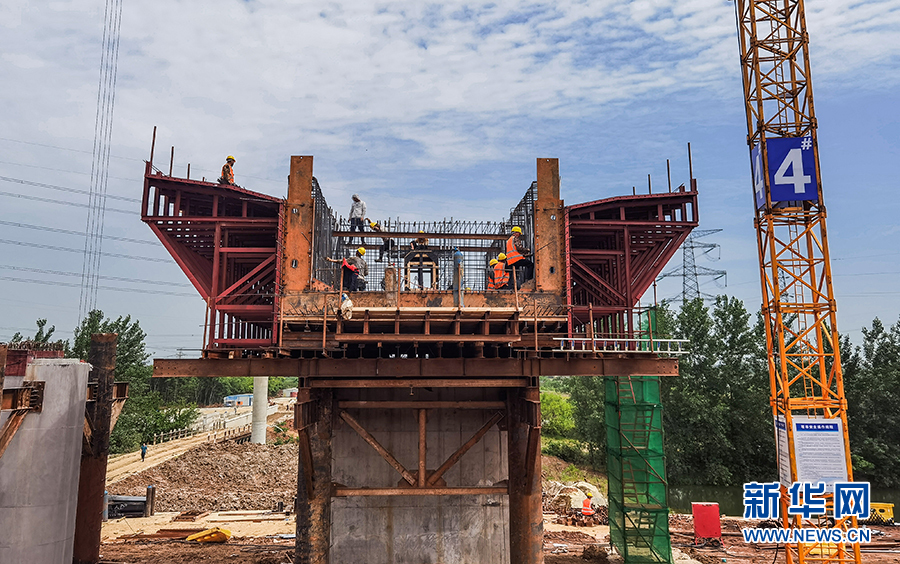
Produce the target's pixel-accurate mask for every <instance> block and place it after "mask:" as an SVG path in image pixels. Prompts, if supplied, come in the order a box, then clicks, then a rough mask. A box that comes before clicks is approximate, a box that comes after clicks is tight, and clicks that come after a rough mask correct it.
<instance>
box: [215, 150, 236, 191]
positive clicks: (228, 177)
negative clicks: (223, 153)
mask: <svg viewBox="0 0 900 564" xmlns="http://www.w3.org/2000/svg"><path fill="white" fill-rule="evenodd" d="M219 184H230V185H232V186H237V184H235V183H234V157H233V156H231V155H228V157H226V158H225V164H224V165H222V176H220V177H219Z"/></svg>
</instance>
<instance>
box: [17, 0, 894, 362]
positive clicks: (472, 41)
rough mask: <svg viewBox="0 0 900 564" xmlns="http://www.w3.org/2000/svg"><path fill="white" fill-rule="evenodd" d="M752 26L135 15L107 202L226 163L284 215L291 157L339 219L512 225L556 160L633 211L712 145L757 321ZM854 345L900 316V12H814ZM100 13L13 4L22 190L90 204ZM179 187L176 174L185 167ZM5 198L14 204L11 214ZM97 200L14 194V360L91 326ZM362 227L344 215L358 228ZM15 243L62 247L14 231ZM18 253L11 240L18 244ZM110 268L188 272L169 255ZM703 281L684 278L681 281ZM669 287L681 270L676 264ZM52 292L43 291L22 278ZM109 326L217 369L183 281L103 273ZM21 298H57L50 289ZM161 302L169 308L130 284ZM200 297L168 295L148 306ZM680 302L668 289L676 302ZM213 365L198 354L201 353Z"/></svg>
mask: <svg viewBox="0 0 900 564" xmlns="http://www.w3.org/2000/svg"><path fill="white" fill-rule="evenodd" d="M733 10H734V5H733V3H731V2H725V1H718V0H708V1H705V0H646V1H636V2H624V1H622V0H618V1H602V0H601V1H597V0H594V1H590V2H588V1H566V0H562V1H559V2H553V3H528V4H525V3H519V2H502V1H501V2H489V3H481V4H479V3H464V2H458V3H454V2H447V3H442V4H427V3H423V2H401V1H398V2H364V1H359V2H344V3H337V2H330V3H290V2H274V1H273V2H240V1H228V0H220V1H217V2H193V3H183V2H175V1H171V0H160V1H158V2H153V3H143V4H137V3H125V6H124V11H123V20H122V26H121V48H120V54H119V65H118V79H117V95H116V106H115V118H114V119H115V125H114V130H113V135H112V158H111V162H110V182H109V193H110V194H111V195H116V196H121V197H125V198H139V197H140V190H141V176H142V173H143V164H142V162H141V161H142V160H143V159H146V158H147V156H148V155H149V148H150V138H151V133H152V128H153V126H154V125H157V126H159V133H158V140H157V153H156V155H157V156H156V160H157V164H159V163H161V162H163V161H165V162H166V164H167V161H168V154H169V148H170V147H171V146H173V145H174V146H175V171H176V174H180V175H183V174H184V171H185V168H186V165H187V163H191V171H192V176H203V175H205V176H206V177H208V178H214V177H215V176H217V175H218V169H219V167H220V166H221V164H222V162H223V158H224V156H225V155H227V154H234V155H235V156H236V157H237V165H236V168H235V171H236V175H237V181H238V183H240V184H241V185H243V186H245V187H247V188H250V189H252V190H257V191H260V192H264V193H267V194H272V195H277V196H283V195H284V194H285V191H286V184H285V181H284V179H285V176H286V174H287V171H288V163H289V157H290V155H292V154H312V155H314V156H315V174H316V177H317V178H318V179H319V181H320V184H321V185H322V187H323V189H324V191H325V194H326V197H327V199H328V201H329V203H330V204H331V205H332V206H333V207H335V208H336V209H337V211H338V212H339V213H342V214H346V212H347V211H348V209H349V201H350V200H349V196H350V194H352V193H354V192H358V193H359V194H361V195H362V197H363V199H364V200H366V202H367V204H368V207H369V210H370V215H372V216H375V217H396V216H398V215H400V216H401V217H403V218H404V219H410V220H414V219H441V218H443V217H450V216H453V217H455V218H469V219H480V220H489V219H491V220H497V219H501V218H502V217H504V216H505V215H507V214H508V210H509V208H510V207H512V206H513V205H515V203H516V202H517V201H518V200H519V198H520V197H521V195H522V193H523V192H524V191H525V189H526V188H527V187H528V185H529V184H530V183H531V181H532V180H533V179H534V175H535V159H536V158H538V157H558V158H559V159H560V172H561V176H562V195H563V198H565V200H566V201H567V202H568V203H578V202H581V201H585V200H592V199H596V198H602V197H608V196H614V195H618V194H624V193H630V192H631V187H632V186H637V187H638V188H639V189H643V188H645V187H646V178H647V174H648V173H649V174H651V175H652V177H653V179H654V186H655V187H658V188H660V189H662V188H663V186H664V184H665V178H666V168H665V164H666V163H665V161H666V159H667V158H669V159H671V160H672V166H673V181H674V182H675V184H676V185H677V184H680V183H681V182H685V181H686V180H687V160H686V144H687V142H689V141H690V142H691V143H692V148H693V155H694V171H695V175H696V176H697V178H698V179H699V185H700V193H701V196H700V217H701V228H707V229H713V228H716V229H723V231H722V232H721V233H718V234H716V235H714V236H712V237H710V238H708V239H709V240H710V241H714V242H717V243H719V244H720V245H721V260H719V261H718V262H715V263H708V262H706V261H705V259H702V258H701V259H698V264H699V265H703V266H708V267H710V268H719V269H725V270H727V271H728V287H727V288H724V289H720V288H717V287H716V286H715V285H713V284H712V283H710V282H706V283H705V284H704V285H703V286H702V289H703V290H704V291H705V292H709V293H716V292H722V291H724V292H727V293H730V294H733V295H735V296H737V297H739V298H741V299H742V300H744V301H745V303H746V304H747V307H748V309H751V310H753V311H755V310H756V309H758V307H759V301H760V297H759V281H758V267H757V258H756V243H755V238H754V237H755V235H754V231H753V226H752V219H753V210H752V189H751V182H750V174H749V157H748V152H747V147H746V143H745V137H746V125H745V118H744V113H743V105H742V104H743V102H742V99H741V84H740V70H739V62H738V52H737V50H738V48H737V38H736V29H735V24H734V13H733ZM807 13H808V17H807V19H808V26H809V31H810V36H811V61H812V68H813V79H814V81H813V82H814V89H815V96H816V104H817V106H816V109H817V115H818V119H819V124H820V127H819V143H820V152H821V165H822V177H823V185H824V192H825V202H826V204H827V206H828V210H829V216H828V226H829V237H830V243H831V252H832V257H833V258H834V262H833V267H834V274H835V278H834V281H835V290H836V295H837V300H838V312H839V329H840V330H841V331H842V332H848V333H850V335H851V337H852V338H853V339H854V341H856V342H857V343H858V342H859V341H860V339H861V333H860V329H861V328H862V327H863V326H866V325H868V324H870V323H871V320H872V319H873V318H874V317H875V316H879V317H881V318H882V319H883V320H885V321H887V322H890V323H892V322H894V321H896V320H897V318H898V315H900V289H898V285H897V284H896V283H895V282H894V281H895V280H896V278H897V276H898V275H900V265H898V264H897V262H898V259H900V248H898V244H897V243H898V241H900V227H898V222H897V219H896V218H897V216H898V213H897V212H898V211H900V210H898V207H900V206H898V204H897V201H896V198H895V196H894V194H895V192H896V188H897V181H896V172H895V171H894V167H895V166H896V163H898V162H900V158H898V157H900V155H898V152H900V141H898V134H897V132H898V130H900V128H898V126H900V124H898V121H900V118H898V116H900V112H898V111H897V107H898V103H900V99H898V95H897V93H896V92H897V87H898V82H900V72H898V70H900V60H898V49H897V47H898V45H900V0H871V1H867V2H864V3H839V2H830V1H826V0H807ZM102 29H103V4H102V3H100V2H96V1H95V2H86V1H80V0H72V1H59V2H49V3H40V4H38V3H27V2H15V1H14V2H5V3H3V4H0V77H2V80H3V85H4V87H3V88H2V89H0V107H2V108H3V111H2V112H0V177H4V178H7V179H16V180H25V181H28V182H33V183H45V184H50V185H54V186H62V187H66V188H70V189H74V190H86V189H88V188H89V186H90V166H91V154H90V152H91V148H92V144H93V130H94V127H93V126H94V117H95V112H96V97H97V83H98V76H99V64H100V42H101V34H102ZM162 168H165V167H164V166H163V167H162ZM3 193H5V194H3ZM8 194H25V195H30V196H37V197H41V198H46V199H49V200H65V201H68V202H75V203H85V202H86V201H87V198H86V196H84V195H83V194H81V193H78V192H74V191H69V192H65V191H59V190H51V189H47V188H43V187H40V186H34V185H33V184H22V183H19V182H16V181H15V180H0V222H5V223H0V253H2V259H0V340H4V339H7V338H8V337H10V336H11V335H12V334H13V333H14V332H15V331H17V330H19V331H23V332H30V331H33V327H34V320H35V319H36V318H38V317H46V318H48V319H49V320H50V323H52V324H55V325H56V326H57V331H58V334H59V335H60V336H61V337H63V338H69V337H71V330H72V328H73V327H74V326H75V324H76V320H77V314H78V298H79V289H78V288H77V287H71V286H67V285H59V284H58V285H55V286H54V285H52V284H56V283H61V284H76V283H78V282H79V280H80V278H77V277H71V276H65V275H59V274H48V273H46V272H36V271H35V270H43V271H47V270H53V271H57V272H77V273H80V272H81V262H82V260H81V255H80V254H77V253H71V252H65V251H60V250H54V249H48V248H40V247H35V246H22V245H16V244H11V243H9V242H8V241H17V242H20V243H28V244H29V245H34V244H38V245H46V246H54V247H66V248H77V249H80V248H82V246H83V239H82V238H81V237H79V236H78V235H77V234H71V233H64V232H60V231H59V230H63V231H74V232H83V231H84V226H85V219H86V210H84V209H83V208H78V207H73V206H66V205H60V204H56V203H53V202H37V201H28V200H24V199H21V198H15V197H13V196H9V195H8ZM108 205H109V207H111V208H117V209H123V210H126V211H129V210H132V211H133V212H134V213H132V214H128V213H118V212H109V213H107V214H106V228H105V232H106V234H107V235H112V236H115V237H121V238H129V239H140V240H145V241H153V237H152V234H151V233H150V230H149V229H148V228H147V227H146V226H144V225H143V224H142V223H141V222H140V220H139V217H138V214H137V206H136V205H135V204H134V203H132V202H128V201H115V200H110V201H109V203H108ZM345 208H346V209H345ZM9 223H17V224H23V225H33V226H39V227H42V228H46V227H51V228H53V229H55V230H56V231H49V230H47V229H30V228H26V227H17V226H13V225H9ZM4 241H7V242H4ZM103 250H104V252H107V253H115V254H120V255H137V256H141V257H148V258H156V259H167V258H168V254H167V253H166V252H165V250H164V249H163V248H162V246H161V245H159V244H140V243H133V242H125V241H116V240H106V241H105V242H104V245H103ZM678 260H680V258H679V257H676V259H675V261H678ZM672 266H676V265H675V264H673V265H672ZM22 269H30V270H22ZM101 274H102V275H103V276H105V277H107V278H106V279H101V286H102V287H108V288H120V289H121V288H127V289H130V290H136V291H128V292H124V291H118V290H111V289H106V290H104V289H101V290H100V293H99V306H100V307H101V309H103V310H104V312H105V313H106V314H107V315H111V316H117V315H123V314H132V315H133V316H134V317H136V318H137V319H139V320H140V321H141V324H142V325H143V327H144V328H145V329H146V330H147V332H148V334H149V337H148V344H149V348H150V349H151V351H153V353H154V354H156V355H158V356H172V355H174V354H175V353H176V349H177V348H179V347H183V348H186V349H191V348H193V349H196V348H199V346H200V341H201V337H202V323H203V303H202V301H201V300H200V298H199V297H198V296H196V294H195V292H194V290H193V289H192V288H191V287H190V286H189V285H188V283H187V280H186V278H185V277H184V275H183V274H182V273H181V271H180V270H179V269H178V268H177V266H175V264H174V262H172V261H163V262H151V261H144V260H133V259H127V258H121V257H105V258H104V259H103V261H102V272H101ZM10 278H17V279H28V280H41V281H43V282H49V283H50V285H48V284H36V283H28V282H23V281H21V280H11V279H10ZM115 278H130V279H141V280H149V281H155V282H162V283H163V284H162V285H160V284H147V283H135V282H127V281H123V280H116V279H115ZM160 291H161V292H169V293H175V294H184V295H163V294H156V293H151V292H160ZM679 292H680V283H679V282H678V281H666V282H665V283H663V284H661V286H660V291H659V295H660V297H672V296H676V295H677V294H678V293H679ZM187 354H194V353H191V352H189V353H187Z"/></svg>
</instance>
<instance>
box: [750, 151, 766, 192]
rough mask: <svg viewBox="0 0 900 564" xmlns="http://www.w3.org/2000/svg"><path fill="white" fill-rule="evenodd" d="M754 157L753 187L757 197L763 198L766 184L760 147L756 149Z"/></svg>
mask: <svg viewBox="0 0 900 564" xmlns="http://www.w3.org/2000/svg"><path fill="white" fill-rule="evenodd" d="M753 157H754V162H753V188H754V189H755V190H756V199H757V200H762V199H763V190H765V188H766V185H765V183H764V182H763V166H762V153H761V152H760V150H759V148H758V147H757V149H756V150H755V151H754V153H753Z"/></svg>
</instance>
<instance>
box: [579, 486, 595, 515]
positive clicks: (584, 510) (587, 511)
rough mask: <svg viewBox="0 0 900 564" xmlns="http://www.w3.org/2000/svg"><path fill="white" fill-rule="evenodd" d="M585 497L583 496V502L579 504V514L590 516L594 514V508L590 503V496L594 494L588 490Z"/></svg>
mask: <svg viewBox="0 0 900 564" xmlns="http://www.w3.org/2000/svg"><path fill="white" fill-rule="evenodd" d="M586 495H587V497H586V498H584V503H582V504H581V514H582V515H584V516H585V517H590V516H591V515H593V514H594V508H593V506H592V505H591V498H592V497H594V494H592V493H591V492H588V493H587V494H586Z"/></svg>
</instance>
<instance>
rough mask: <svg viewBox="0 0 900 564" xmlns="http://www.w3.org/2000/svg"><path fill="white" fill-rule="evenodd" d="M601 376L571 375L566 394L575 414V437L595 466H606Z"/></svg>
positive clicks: (604, 408)
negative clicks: (582, 444)
mask: <svg viewBox="0 0 900 564" xmlns="http://www.w3.org/2000/svg"><path fill="white" fill-rule="evenodd" d="M604 380H605V379H604V378H592V377H589V376H578V377H575V378H571V380H570V382H569V393H570V399H569V401H571V402H572V412H573V416H574V417H575V437H576V438H578V439H579V440H580V441H582V442H583V443H584V444H585V446H586V447H587V458H588V461H589V462H590V464H591V466H593V467H594V469H600V468H603V467H605V466H606V406H605V405H604V403H603V400H604V398H605V397H606V393H605V383H604Z"/></svg>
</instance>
